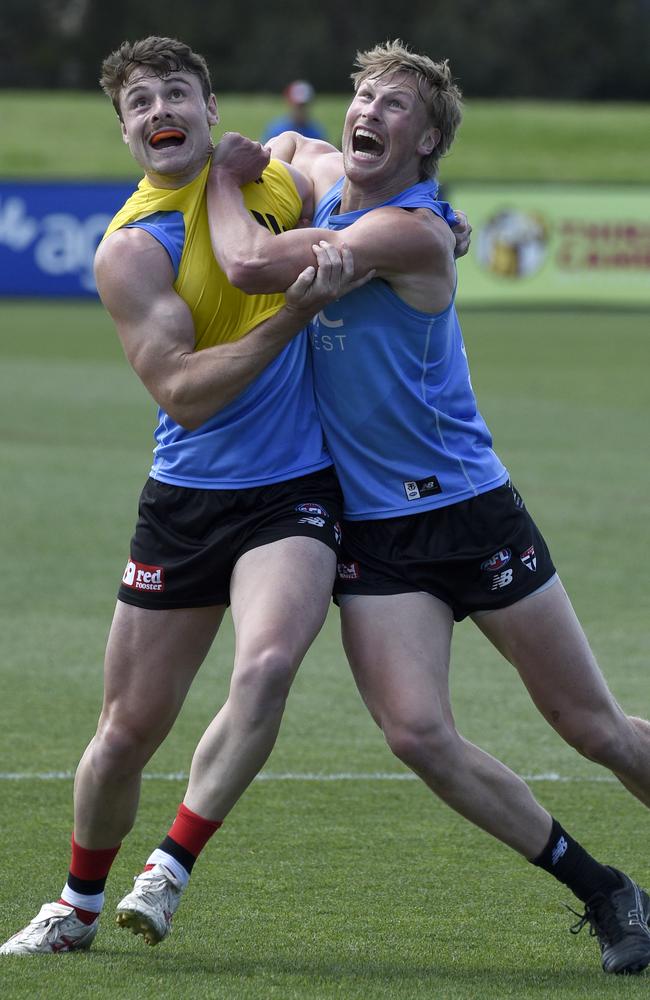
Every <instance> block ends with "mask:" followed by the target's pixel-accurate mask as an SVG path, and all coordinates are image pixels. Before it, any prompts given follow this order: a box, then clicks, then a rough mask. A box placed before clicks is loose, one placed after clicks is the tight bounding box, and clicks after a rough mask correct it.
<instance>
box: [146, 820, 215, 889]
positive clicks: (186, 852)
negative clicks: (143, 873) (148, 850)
mask: <svg viewBox="0 0 650 1000" xmlns="http://www.w3.org/2000/svg"><path fill="white" fill-rule="evenodd" d="M222 823H223V821H222V820H212V819H204V817H203V816H199V815H198V813H195V812H192V810H191V809H188V808H187V806H186V805H185V803H184V802H181V804H180V806H179V807H178V812H177V813H176V819H175V820H174V822H173V823H172V825H171V827H170V828H169V832H168V834H167V836H166V837H165V839H164V840H163V841H162V843H161V844H160V846H159V847H157V848H156V850H155V851H153V853H152V854H150V856H149V857H148V858H147V864H146V866H145V868H152V867H153V866H154V865H165V867H166V868H168V869H169V870H170V871H171V872H172V874H173V875H175V876H176V878H177V879H179V880H180V882H181V884H182V885H183V886H186V885H187V883H188V882H189V878H190V874H191V872H192V868H193V867H194V862H195V861H196V859H197V858H198V856H199V854H200V853H201V851H202V850H203V848H204V847H205V845H206V844H207V842H208V841H209V839H210V837H212V835H213V834H215V833H216V832H217V830H218V829H219V827H220V826H221V825H222Z"/></svg>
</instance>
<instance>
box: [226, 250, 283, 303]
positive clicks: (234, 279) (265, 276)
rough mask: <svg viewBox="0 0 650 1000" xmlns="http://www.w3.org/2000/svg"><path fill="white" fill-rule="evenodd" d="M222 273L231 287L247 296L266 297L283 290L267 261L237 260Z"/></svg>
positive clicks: (248, 258) (270, 264)
mask: <svg viewBox="0 0 650 1000" xmlns="http://www.w3.org/2000/svg"><path fill="white" fill-rule="evenodd" d="M224 271H225V273H226V277H227V278H228V281H229V283H230V284H231V285H233V286H234V287H235V288H238V289H239V290H240V291H242V292H245V293H246V294H247V295H268V294H270V293H272V292H278V291H280V290H282V289H283V288H284V286H283V285H282V283H281V279H280V277H279V276H278V275H277V274H276V273H275V269H274V267H273V264H272V262H271V261H269V260H260V259H254V258H250V257H247V258H242V257H240V258H237V259H236V260H233V261H232V262H231V263H229V264H228V265H227V266H226V267H225V268H224Z"/></svg>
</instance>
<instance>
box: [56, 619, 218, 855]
mask: <svg viewBox="0 0 650 1000" xmlns="http://www.w3.org/2000/svg"><path fill="white" fill-rule="evenodd" d="M223 613H224V608H223V607H210V608H190V609H181V610H174V611H148V610H144V609H142V608H136V607H132V606H131V605H128V604H123V603H122V602H119V601H118V604H117V607H116V609H115V616H114V618H113V624H112V626H111V631H110V635H109V638H108V645H107V649H106V661H105V684H104V703H103V706H102V711H101V715H100V719H99V723H98V727H97V732H96V734H95V736H94V737H93V739H92V740H91V742H90V744H89V746H88V747H87V749H86V751H85V753H84V755H83V757H82V758H81V761H80V763H79V767H78V768H77V774H76V778H75V793H74V797H75V826H74V829H75V839H76V841H77V843H79V844H82V845H83V846H84V847H87V848H91V849H100V848H106V847H113V846H115V845H116V844H117V843H119V842H120V841H121V840H122V838H123V837H124V836H125V835H126V834H127V833H128V832H129V830H130V829H131V827H132V826H133V823H134V820H135V814H136V810H137V807H138V799H139V795H140V782H141V775H142V770H143V768H144V766H145V764H146V763H147V761H148V760H149V759H150V757H151V756H152V755H153V753H154V751H155V750H156V749H157V748H158V747H159V746H160V744H161V743H162V741H163V740H164V738H165V736H166V735H167V733H168V732H169V730H170V729H171V727H172V725H173V723H174V721H175V719H176V717H177V715H178V713H179V711H180V709H181V706H182V704H183V701H184V700H185V696H186V694H187V691H188V689H189V687H190V684H191V683H192V680H193V679H194V677H195V675H196V672H197V670H198V669H199V667H200V666H201V663H202V662H203V660H204V658H205V656H206V654H207V652H208V650H209V648H210V645H211V643H212V641H213V639H214V636H215V634H216V632H217V629H218V628H219V625H220V623H221V619H222V617H223Z"/></svg>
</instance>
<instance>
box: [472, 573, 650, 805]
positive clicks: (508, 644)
mask: <svg viewBox="0 0 650 1000" xmlns="http://www.w3.org/2000/svg"><path fill="white" fill-rule="evenodd" d="M475 622H476V624H477V625H478V627H479V628H480V629H481V631H482V632H483V633H484V634H485V635H486V636H487V637H488V639H490V641H491V642H492V643H494V645H495V646H496V647H497V649H498V650H499V651H500V652H501V653H502V654H503V655H504V656H505V657H506V658H507V659H508V660H509V661H510V662H511V663H512V664H513V665H514V666H515V667H516V668H517V670H518V671H519V674H520V675H521V678H522V680H523V682H524V684H525V685H526V687H527V689H528V691H529V692H530V695H531V697H532V699H533V701H534V702H535V705H536V706H537V708H538V709H539V710H540V712H541V713H542V715H543V716H544V718H545V719H546V720H547V721H548V722H549V723H550V724H551V725H552V726H553V728H554V729H555V730H556V731H557V732H558V733H559V734H560V736H562V738H563V739H565V740H566V741H567V743H569V744H570V745H571V746H573V747H575V748H576V750H578V751H579V752H580V753H581V754H582V755H583V756H584V757H587V758H589V760H593V761H596V762H597V763H599V764H603V765H604V766H605V767H608V768H609V769H610V770H611V771H613V773H614V774H615V775H616V777H617V778H619V779H620V781H621V782H622V783H623V784H624V785H625V787H626V788H628V789H629V791H631V792H632V794H633V795H635V796H636V797H637V798H638V799H640V801H641V802H643V803H644V805H646V806H650V724H648V722H646V721H645V720H644V719H637V718H635V717H633V716H628V715H626V714H625V713H624V712H623V710H622V709H621V707H620V705H619V704H618V703H617V702H616V700H615V699H614V697H613V695H612V694H611V692H610V690H609V688H608V687H607V684H606V682H605V679H604V677H603V675H602V673H601V672H600V669H599V667H598V664H597V663H596V659H595V657H594V654H593V653H592V651H591V649H590V647H589V644H588V642H587V639H586V637H585V634H584V632H583V630H582V627H581V625H580V623H579V621H578V619H577V617H576V615H575V612H574V610H573V608H572V606H571V603H570V601H569V598H568V597H567V594H566V591H565V590H564V587H563V586H562V584H561V583H560V582H559V581H558V582H557V583H556V584H555V585H554V586H552V587H549V588H548V590H545V591H542V593H540V594H533V595H532V596H531V597H528V598H525V599H524V600H523V601H518V602H517V604H513V605H511V607H509V608H503V609H501V610H499V611H490V612H487V613H485V614H481V615H478V616H476V618H475Z"/></svg>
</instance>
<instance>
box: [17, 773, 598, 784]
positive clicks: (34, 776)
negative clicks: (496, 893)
mask: <svg viewBox="0 0 650 1000" xmlns="http://www.w3.org/2000/svg"><path fill="white" fill-rule="evenodd" d="M143 777H144V779H145V780H147V781H187V779H188V778H189V774H187V773H186V772H185V771H171V772H169V773H161V772H155V771H145V773H144V775H143ZM521 777H522V778H523V779H524V781H529V782H535V781H555V782H562V783H580V784H582V783H595V782H614V781H616V778H615V777H614V776H613V775H610V774H600V775H591V776H589V777H587V776H583V775H569V774H558V773H557V772H555V771H548V772H546V773H543V774H522V775H521ZM73 778H74V771H0V781H71V780H72V779H73ZM255 780H256V781H316V782H319V781H418V780H419V779H418V778H417V777H416V775H414V774H411V773H410V772H408V771H406V772H402V771H369V772H363V771H361V772H354V771H341V772H338V773H335V774H325V773H316V772H304V773H301V772H293V771H283V772H276V771H262V773H261V774H258V776H257V778H256V779H255Z"/></svg>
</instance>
